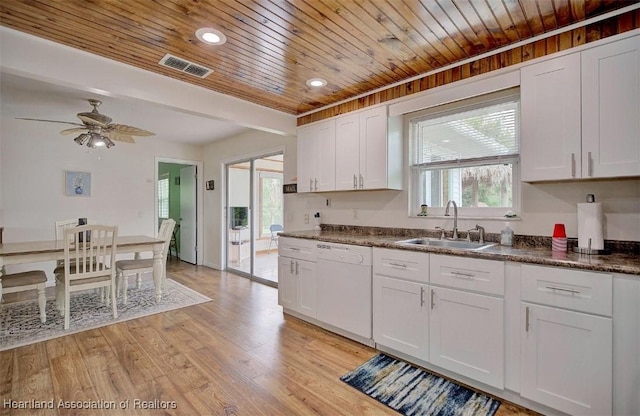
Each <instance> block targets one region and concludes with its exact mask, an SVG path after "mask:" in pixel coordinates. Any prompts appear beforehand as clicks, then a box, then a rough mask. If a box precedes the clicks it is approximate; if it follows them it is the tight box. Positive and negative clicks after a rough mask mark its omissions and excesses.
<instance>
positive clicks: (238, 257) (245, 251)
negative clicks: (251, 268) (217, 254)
mask: <svg viewBox="0 0 640 416" xmlns="http://www.w3.org/2000/svg"><path fill="white" fill-rule="evenodd" d="M250 240H251V230H249V228H247V227H241V228H239V229H236V228H235V227H233V228H231V229H229V260H230V261H231V262H232V263H240V262H242V261H243V260H246V259H248V258H249V257H250V255H251V252H250V250H251V245H250V244H249V242H250Z"/></svg>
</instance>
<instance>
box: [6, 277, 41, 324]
mask: <svg viewBox="0 0 640 416" xmlns="http://www.w3.org/2000/svg"><path fill="white" fill-rule="evenodd" d="M46 283H47V275H46V273H45V272H44V271H42V270H30V271H27V272H20V273H9V274H4V275H2V296H4V295H6V294H9V293H17V292H24V291H27V290H37V291H38V308H39V309H40V322H42V323H45V322H46V321H47V313H46V306H47V298H46V296H45V293H44V290H45V285H46ZM1 300H2V299H0V301H1Z"/></svg>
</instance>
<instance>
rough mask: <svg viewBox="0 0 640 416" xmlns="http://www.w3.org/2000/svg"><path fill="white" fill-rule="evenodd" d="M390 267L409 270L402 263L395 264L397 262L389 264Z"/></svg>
mask: <svg viewBox="0 0 640 416" xmlns="http://www.w3.org/2000/svg"><path fill="white" fill-rule="evenodd" d="M389 266H393V267H402V268H403V269H406V268H407V265H406V264H402V263H395V262H389Z"/></svg>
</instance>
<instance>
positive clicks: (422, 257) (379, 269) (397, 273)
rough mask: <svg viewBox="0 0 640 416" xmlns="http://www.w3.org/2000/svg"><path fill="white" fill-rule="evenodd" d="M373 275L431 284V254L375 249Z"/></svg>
mask: <svg viewBox="0 0 640 416" xmlns="http://www.w3.org/2000/svg"><path fill="white" fill-rule="evenodd" d="M373 274H374V275H381V276H390V277H397V278H399V279H406V280H413V281H415V282H421V283H429V254H428V253H417V252H415V251H408V250H391V249H385V248H377V247H374V248H373Z"/></svg>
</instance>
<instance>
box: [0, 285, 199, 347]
mask: <svg viewBox="0 0 640 416" xmlns="http://www.w3.org/2000/svg"><path fill="white" fill-rule="evenodd" d="M167 286H168V290H167V292H166V293H164V294H163V295H162V302H160V303H156V300H155V288H154V285H153V281H151V279H144V280H143V281H142V286H141V288H140V289H139V290H138V289H136V287H135V284H132V285H129V291H128V292H127V294H128V301H127V304H126V305H124V304H123V303H122V300H121V299H118V318H117V319H113V314H112V309H111V304H104V303H102V302H101V301H100V295H99V294H98V293H97V292H95V291H93V290H89V291H86V292H78V293H73V294H71V315H70V316H69V318H70V325H69V329H68V330H66V331H65V330H64V318H63V317H62V316H61V315H60V313H59V312H58V310H57V309H56V307H55V300H54V299H47V308H46V312H47V321H46V322H45V323H44V324H43V323H41V322H40V312H39V309H38V302H37V300H35V299H34V300H28V301H22V302H15V303H3V304H1V305H0V351H3V350H8V349H11V348H16V347H20V346H23V345H28V344H31V343H34V342H39V341H45V340H48V339H52V338H57V337H61V336H64V335H69V334H73V333H76V332H80V331H86V330H89V329H94V328H98V327H101V326H106V325H111V324H114V323H118V322H123V321H127V320H130V319H134V318H140V317H143V316H147V315H153V314H156V313H160V312H166V311H170V310H173V309H178V308H184V307H186V306H191V305H196V304H198V303H203V302H208V301H210V300H211V299H210V298H208V297H206V296H204V295H202V294H200V293H198V292H196V291H194V290H191V289H189V288H188V287H186V286H184V285H182V284H180V283H178V282H176V281H174V280H171V279H167Z"/></svg>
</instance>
